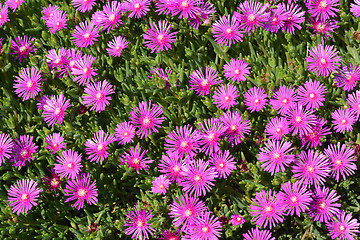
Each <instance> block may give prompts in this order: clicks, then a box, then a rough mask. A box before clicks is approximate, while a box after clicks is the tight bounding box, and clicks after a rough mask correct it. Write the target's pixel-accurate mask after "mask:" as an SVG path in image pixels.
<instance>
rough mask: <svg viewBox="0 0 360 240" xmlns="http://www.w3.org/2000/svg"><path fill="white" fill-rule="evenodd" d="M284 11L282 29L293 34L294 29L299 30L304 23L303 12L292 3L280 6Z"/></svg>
mask: <svg viewBox="0 0 360 240" xmlns="http://www.w3.org/2000/svg"><path fill="white" fill-rule="evenodd" d="M281 5H282V7H283V8H284V9H285V16H286V19H285V20H284V29H285V31H286V32H288V33H291V34H294V32H295V28H297V29H299V30H300V29H301V25H300V24H302V23H303V22H304V21H305V11H302V8H301V7H300V6H299V5H297V4H294V3H291V4H287V5H285V4H284V3H282V4H281Z"/></svg>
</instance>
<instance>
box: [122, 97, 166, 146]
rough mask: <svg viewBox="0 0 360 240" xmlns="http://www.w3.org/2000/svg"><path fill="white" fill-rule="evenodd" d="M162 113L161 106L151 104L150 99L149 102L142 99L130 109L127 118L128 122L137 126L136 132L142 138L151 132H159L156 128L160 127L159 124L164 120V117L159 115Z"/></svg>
mask: <svg viewBox="0 0 360 240" xmlns="http://www.w3.org/2000/svg"><path fill="white" fill-rule="evenodd" d="M162 114H163V110H162V107H161V106H159V105H157V104H153V105H152V106H151V101H149V103H147V102H145V101H143V102H140V103H139V106H137V107H135V108H134V109H133V110H131V112H130V115H131V117H129V119H130V123H131V124H133V125H134V126H135V127H136V128H138V130H137V131H136V134H138V135H139V137H140V139H142V138H147V136H148V135H149V136H150V135H151V133H152V132H155V133H158V132H159V130H158V129H157V128H161V124H162V122H163V121H164V120H165V117H160V116H161V115H162Z"/></svg>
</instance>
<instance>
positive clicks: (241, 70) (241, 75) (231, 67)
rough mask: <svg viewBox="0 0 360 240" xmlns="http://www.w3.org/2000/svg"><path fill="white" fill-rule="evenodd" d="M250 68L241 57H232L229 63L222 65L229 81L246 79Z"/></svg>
mask: <svg viewBox="0 0 360 240" xmlns="http://www.w3.org/2000/svg"><path fill="white" fill-rule="evenodd" d="M250 69H251V68H250V67H249V65H248V64H247V63H246V62H244V61H243V60H242V59H233V58H232V59H231V60H230V62H229V63H226V64H225V65H224V75H225V77H226V78H227V79H228V80H230V81H236V82H240V81H246V77H247V76H248V75H249V74H250Z"/></svg>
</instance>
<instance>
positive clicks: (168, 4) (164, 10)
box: [155, 0, 176, 15]
mask: <svg viewBox="0 0 360 240" xmlns="http://www.w3.org/2000/svg"><path fill="white" fill-rule="evenodd" d="M155 8H156V11H155V12H157V13H158V14H159V15H161V14H165V15H169V14H171V13H172V12H173V11H174V10H175V8H176V0H157V1H156V3H155Z"/></svg>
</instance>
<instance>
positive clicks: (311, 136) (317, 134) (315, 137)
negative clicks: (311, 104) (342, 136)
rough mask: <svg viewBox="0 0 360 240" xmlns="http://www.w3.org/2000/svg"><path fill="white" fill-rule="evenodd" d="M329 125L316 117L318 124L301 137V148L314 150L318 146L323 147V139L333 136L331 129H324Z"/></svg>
mask: <svg viewBox="0 0 360 240" xmlns="http://www.w3.org/2000/svg"><path fill="white" fill-rule="evenodd" d="M326 123H327V121H326V120H325V119H323V118H319V117H317V116H316V124H315V125H314V126H311V128H310V131H309V132H308V133H306V134H304V135H301V136H300V138H301V142H302V146H301V147H306V148H314V147H316V146H321V145H322V143H321V139H322V138H323V137H324V136H326V135H328V134H331V131H330V128H329V127H326V126H325V127H324V125H325V124H326Z"/></svg>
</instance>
